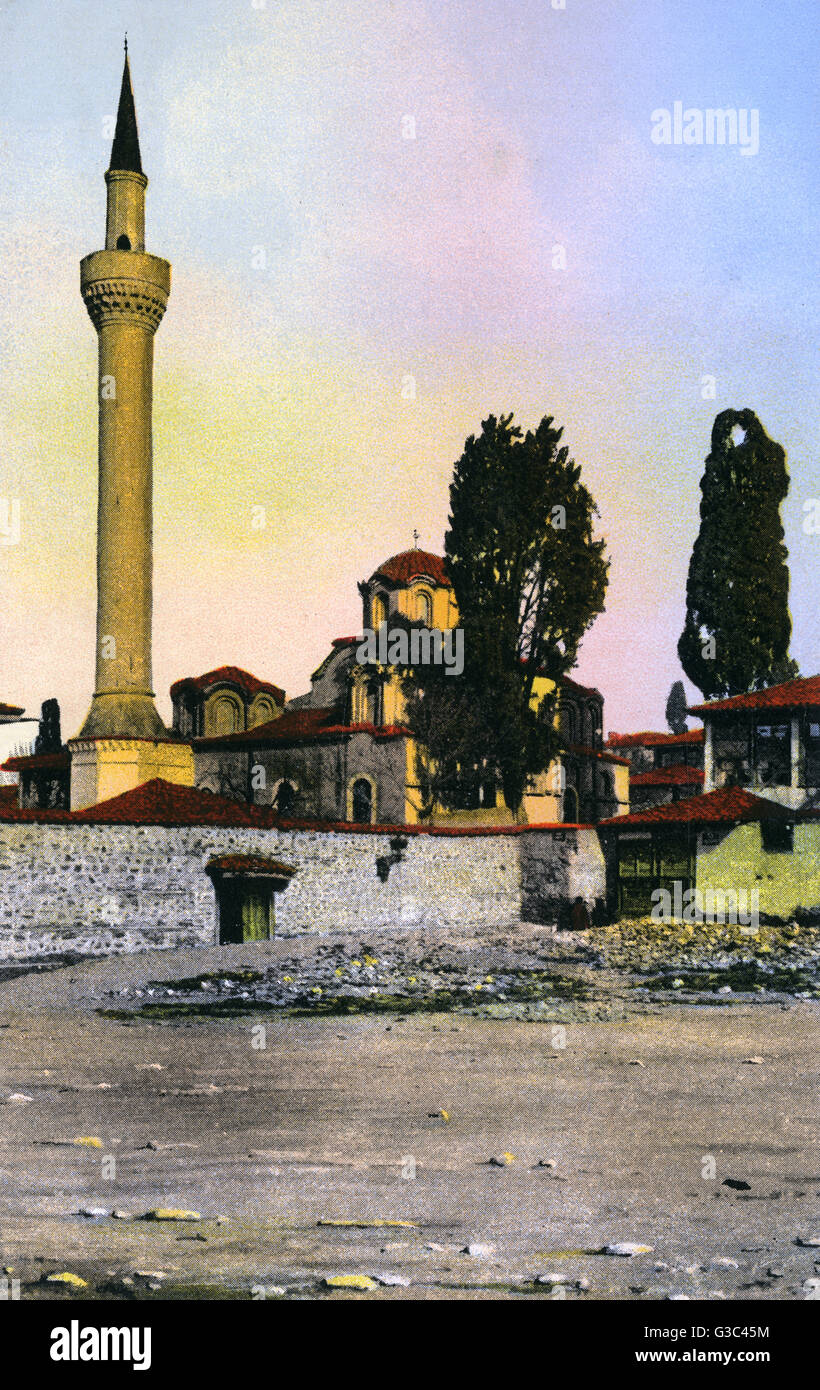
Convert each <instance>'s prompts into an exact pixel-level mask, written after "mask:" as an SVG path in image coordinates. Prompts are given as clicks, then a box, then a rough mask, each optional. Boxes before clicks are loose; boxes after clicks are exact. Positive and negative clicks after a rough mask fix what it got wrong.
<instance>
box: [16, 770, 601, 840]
mask: <svg viewBox="0 0 820 1390" xmlns="http://www.w3.org/2000/svg"><path fill="white" fill-rule="evenodd" d="M0 821H2V822H10V821H26V822H28V821H33V822H38V823H41V824H45V825H54V824H63V825H65V824H67V825H115V824H118V825H163V826H170V827H173V826H185V825H224V826H255V827H256V828H258V829H267V830H287V831H290V830H301V831H306V832H308V833H310V834H317V833H328V832H330V833H337V834H359V835H407V836H411V835H432V836H441V837H442V838H471V837H472V838H480V837H482V836H488V835H490V836H491V835H527V834H530V833H532V832H538V831H543V830H550V831H553V830H555V831H566V830H594V829H595V826H593V825H588V824H583V823H576V822H574V821H573V822H572V823H569V822H559V821H539V822H537V823H535V824H532V825H463V826H447V825H430V826H428V825H391V824H384V825H382V824H380V825H358V824H355V823H354V822H352V821H318V820H304V819H302V820H284V819H282V817H280V816H278V815H277V814H276V812H275V811H274V809H273V807H271V806H249V805H247V803H242V802H238V801H230V800H229V799H228V798H227V797H222V796H215V795H214V794H213V793H212V792H206V791H201V790H199V789H198V788H195V787H180V786H176V785H175V784H173V783H171V782H165V781H162V780H161V779H159V778H155V779H154V780H153V781H151V782H144V783H143V784H142V786H140V787H135V788H134V790H133V791H129V792H124V793H123V794H122V795H121V796H115V797H112V798H111V799H110V801H101V802H100V803H99V804H98V805H97V806H87V807H86V808H85V809H84V810H82V811H57V810H47V811H34V810H20V809H19V808H18V807H9V808H6V807H4V806H3V805H2V804H0Z"/></svg>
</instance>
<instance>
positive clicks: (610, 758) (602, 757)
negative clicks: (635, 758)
mask: <svg viewBox="0 0 820 1390" xmlns="http://www.w3.org/2000/svg"><path fill="white" fill-rule="evenodd" d="M567 749H568V752H570V753H577V754H578V755H579V756H580V757H582V758H597V759H598V760H599V761H600V762H604V763H618V765H619V766H620V767H629V759H628V758H619V757H618V756H617V755H616V754H615V753H610V752H609V750H608V749H607V748H589V747H587V745H586V744H585V743H570V744H568V745H567Z"/></svg>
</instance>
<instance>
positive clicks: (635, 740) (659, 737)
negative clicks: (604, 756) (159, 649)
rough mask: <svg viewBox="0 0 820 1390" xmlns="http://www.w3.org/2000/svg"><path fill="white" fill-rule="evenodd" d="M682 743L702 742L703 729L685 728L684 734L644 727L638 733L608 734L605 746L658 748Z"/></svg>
mask: <svg viewBox="0 0 820 1390" xmlns="http://www.w3.org/2000/svg"><path fill="white" fill-rule="evenodd" d="M684 743H687V744H688V743H703V729H687V730H686V733H685V734H664V733H660V732H658V731H656V730H654V729H645V730H644V731H643V733H640V734H609V736H608V737H607V740H606V746H607V748H658V747H666V748H668V747H670V746H678V745H680V744H684Z"/></svg>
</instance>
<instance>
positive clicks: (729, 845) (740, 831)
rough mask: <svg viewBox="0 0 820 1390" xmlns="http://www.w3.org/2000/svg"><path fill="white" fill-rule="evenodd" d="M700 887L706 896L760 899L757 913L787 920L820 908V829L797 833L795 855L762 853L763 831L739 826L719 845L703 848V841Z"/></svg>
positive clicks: (812, 826)
mask: <svg viewBox="0 0 820 1390" xmlns="http://www.w3.org/2000/svg"><path fill="white" fill-rule="evenodd" d="M697 886H698V888H699V889H700V890H701V892H703V893H707V892H710V891H711V892H720V891H722V892H724V893H725V892H728V891H729V890H730V889H734V890H735V891H736V892H740V891H741V890H744V891H745V892H746V893H749V892H750V891H751V890H752V889H753V888H756V889H757V890H758V893H759V904H758V907H759V911H760V912H761V913H762V914H766V915H769V916H772V917H788V916H790V915H791V914H792V913H793V912H794V910H795V908H798V907H807V908H812V907H820V823H812V822H807V823H804V824H799V823H798V824H797V825H795V827H794V849H793V851H792V852H791V853H786V854H772V853H768V852H767V851H766V850H764V849H763V847H762V843H761V836H760V826H759V824H757V823H755V824H752V825H738V826H736V827H735V829H734V830H732V831H730V832H729V834H728V835H727V836H726V837H725V839H723V840H722V841H721V843H720V844H719V845H713V846H710V845H707V846H704V845H703V838H702V836H701V837H700V840H699V845H698V859H697Z"/></svg>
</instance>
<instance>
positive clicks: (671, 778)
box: [629, 763, 703, 787]
mask: <svg viewBox="0 0 820 1390" xmlns="http://www.w3.org/2000/svg"><path fill="white" fill-rule="evenodd" d="M702 781H703V772H702V770H701V769H700V768H699V767H690V766H689V765H688V763H675V764H674V766H673V767H653V768H650V769H649V771H648V772H633V773H632V776H631V777H630V779H629V785H630V786H631V787H664V786H669V787H678V786H685V785H686V783H688V782H694V783H698V782H702Z"/></svg>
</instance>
